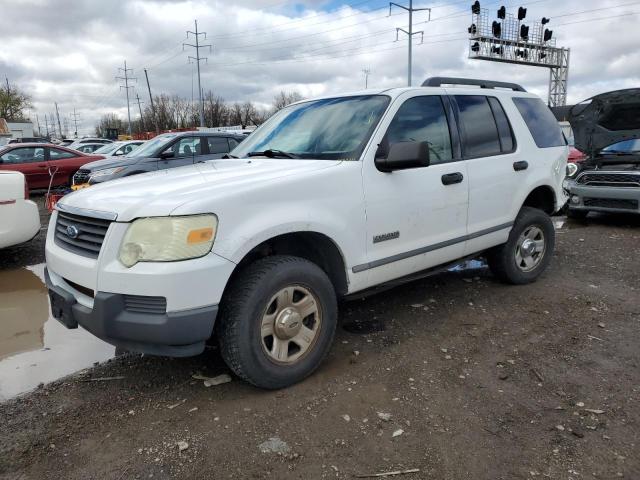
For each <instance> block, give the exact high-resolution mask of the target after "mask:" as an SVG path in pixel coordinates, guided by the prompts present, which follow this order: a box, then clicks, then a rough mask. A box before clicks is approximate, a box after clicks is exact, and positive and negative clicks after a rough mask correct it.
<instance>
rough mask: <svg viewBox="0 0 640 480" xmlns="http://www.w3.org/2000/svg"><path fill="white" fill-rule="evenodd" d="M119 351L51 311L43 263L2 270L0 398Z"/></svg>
mask: <svg viewBox="0 0 640 480" xmlns="http://www.w3.org/2000/svg"><path fill="white" fill-rule="evenodd" d="M114 353H115V348H114V347H113V346H112V345H109V344H108V343H105V342H103V341H102V340H100V339H98V338H96V337H94V336H93V335H91V334H90V333H89V332H87V331H86V330H83V329H82V328H77V329H75V330H68V329H67V328H65V327H64V326H63V325H61V324H60V323H59V322H58V321H57V320H56V319H54V318H53V317H52V316H51V310H50V308H49V298H48V295H47V289H46V287H45V285H44V264H40V265H35V266H33V267H27V268H23V269H19V270H8V271H2V272H0V401H2V400H7V399H9V398H11V397H14V396H16V395H19V394H21V393H24V392H28V391H30V390H33V389H35V388H36V387H37V386H38V384H40V383H47V382H51V381H53V380H57V379H59V378H62V377H64V376H66V375H69V374H71V373H74V372H77V371H79V370H82V369H83V368H86V367H89V366H91V365H93V364H94V362H102V361H104V360H107V359H108V358H111V357H113V356H114Z"/></svg>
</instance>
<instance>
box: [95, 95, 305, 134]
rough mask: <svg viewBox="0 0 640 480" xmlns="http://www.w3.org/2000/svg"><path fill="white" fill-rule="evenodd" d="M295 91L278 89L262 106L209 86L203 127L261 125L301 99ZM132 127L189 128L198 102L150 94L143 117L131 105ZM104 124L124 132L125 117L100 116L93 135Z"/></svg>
mask: <svg viewBox="0 0 640 480" xmlns="http://www.w3.org/2000/svg"><path fill="white" fill-rule="evenodd" d="M302 98H303V97H302V95H300V94H299V93H298V92H296V91H293V92H285V91H281V92H280V93H278V94H277V95H276V96H275V97H274V98H273V102H272V106H271V108H267V109H265V108H261V107H259V106H257V105H256V104H255V103H253V102H251V101H246V102H233V103H229V102H226V101H225V100H224V98H222V97H221V96H219V95H216V94H215V93H214V92H212V91H211V90H210V91H208V92H206V93H205V94H204V96H203V99H202V103H203V104H204V123H205V126H206V127H210V128H212V127H224V126H230V125H243V126H245V127H247V126H252V125H256V126H257V125H260V124H261V123H262V122H264V121H265V120H266V119H267V118H269V117H270V116H271V115H272V114H273V113H275V112H277V111H278V110H280V109H281V108H283V107H285V106H286V105H289V104H290V103H293V102H297V101H298V100H302ZM132 109H133V110H132V115H131V116H132V117H133V118H135V120H134V119H133V118H132V120H131V131H132V132H133V133H140V132H149V131H155V130H173V129H179V128H192V127H196V126H198V125H199V124H200V111H199V109H198V102H192V101H191V100H189V99H186V98H182V97H180V96H178V95H167V94H164V93H163V94H160V95H155V96H154V97H153V108H151V105H150V104H149V105H145V106H144V109H142V117H140V114H139V113H138V114H137V115H136V114H135V104H133V105H132ZM107 128H117V129H118V131H119V132H120V133H121V134H124V133H126V132H127V121H126V119H122V118H120V117H119V116H118V115H116V114H115V113H108V114H105V115H103V116H102V117H101V118H100V121H99V122H98V124H97V125H96V135H97V136H103V135H105V134H106V129H107Z"/></svg>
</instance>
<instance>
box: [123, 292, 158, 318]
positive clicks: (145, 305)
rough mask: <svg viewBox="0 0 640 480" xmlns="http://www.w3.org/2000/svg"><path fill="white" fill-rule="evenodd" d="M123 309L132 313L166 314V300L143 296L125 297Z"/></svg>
mask: <svg viewBox="0 0 640 480" xmlns="http://www.w3.org/2000/svg"><path fill="white" fill-rule="evenodd" d="M124 308H125V310H127V311H128V312H132V313H149V314H155V315H159V314H164V313H166V312H167V299H166V298H164V297H147V296H143V295H125V296H124Z"/></svg>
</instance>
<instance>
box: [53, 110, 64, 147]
mask: <svg viewBox="0 0 640 480" xmlns="http://www.w3.org/2000/svg"><path fill="white" fill-rule="evenodd" d="M53 104H54V105H55V106H56V117H57V118H58V131H59V132H60V140H62V138H63V136H62V125H60V112H58V102H53ZM54 130H55V127H54Z"/></svg>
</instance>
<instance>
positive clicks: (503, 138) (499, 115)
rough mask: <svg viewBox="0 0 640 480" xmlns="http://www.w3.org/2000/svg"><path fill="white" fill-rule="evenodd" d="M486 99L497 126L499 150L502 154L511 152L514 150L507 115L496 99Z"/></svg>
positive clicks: (511, 131)
mask: <svg viewBox="0 0 640 480" xmlns="http://www.w3.org/2000/svg"><path fill="white" fill-rule="evenodd" d="M488 99H489V105H490V106H491V111H492V112H493V118H494V119H495V121H496V125H497V126H498V135H499V137H500V149H501V151H502V153H509V152H513V151H514V150H515V142H514V140H513V130H512V129H511V124H510V123H509V119H508V118H507V114H506V113H504V109H503V108H502V105H501V104H500V101H499V100H498V99H497V98H496V97H488Z"/></svg>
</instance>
